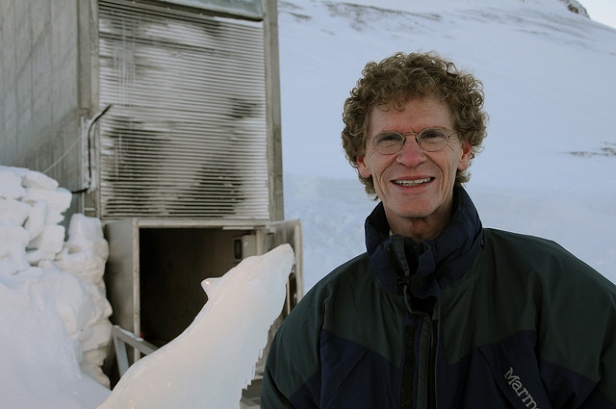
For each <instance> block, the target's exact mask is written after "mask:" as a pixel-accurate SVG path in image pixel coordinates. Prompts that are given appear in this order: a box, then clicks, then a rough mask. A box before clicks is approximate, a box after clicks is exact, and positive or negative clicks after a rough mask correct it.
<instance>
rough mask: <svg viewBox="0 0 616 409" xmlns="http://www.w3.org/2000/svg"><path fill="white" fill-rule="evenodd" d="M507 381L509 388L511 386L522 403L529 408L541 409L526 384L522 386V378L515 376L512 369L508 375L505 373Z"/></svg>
mask: <svg viewBox="0 0 616 409" xmlns="http://www.w3.org/2000/svg"><path fill="white" fill-rule="evenodd" d="M505 380H506V381H507V383H508V384H509V386H511V389H513V391H514V392H515V393H516V395H518V396H519V397H520V399H521V400H522V403H524V404H525V405H526V407H527V408H530V409H540V408H539V406H537V402H535V400H534V399H533V397H532V396H531V395H530V393H529V392H528V391H527V390H526V388H525V387H524V384H522V381H520V377H519V376H517V375H514V374H513V368H512V367H510V368H509V370H508V371H507V373H505Z"/></svg>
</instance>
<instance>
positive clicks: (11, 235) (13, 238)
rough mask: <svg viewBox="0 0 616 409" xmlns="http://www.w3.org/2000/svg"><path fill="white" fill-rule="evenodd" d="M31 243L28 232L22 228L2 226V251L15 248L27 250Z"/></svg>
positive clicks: (0, 237) (0, 229) (0, 248)
mask: <svg viewBox="0 0 616 409" xmlns="http://www.w3.org/2000/svg"><path fill="white" fill-rule="evenodd" d="M29 241H30V235H29V234H28V231H27V230H26V229H24V228H23V227H21V226H0V251H1V250H2V249H3V248H9V247H13V246H18V247H23V248H24V249H25V248H26V245H27V244H28V242H29Z"/></svg>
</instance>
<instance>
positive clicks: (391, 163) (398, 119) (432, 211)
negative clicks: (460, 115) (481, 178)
mask: <svg viewBox="0 0 616 409" xmlns="http://www.w3.org/2000/svg"><path fill="white" fill-rule="evenodd" d="M426 128H438V129H442V130H444V131H445V132H446V133H447V134H448V135H449V134H452V133H454V132H455V129H454V126H453V119H452V118H451V114H450V112H449V109H448V108H447V106H446V105H445V104H444V103H443V102H440V101H438V100H436V99H431V98H428V99H418V100H417V99H416V100H410V101H408V102H407V103H406V104H405V105H404V109H403V110H402V111H399V110H397V109H395V108H393V107H389V108H386V109H385V110H384V109H383V108H380V107H374V108H372V111H371V112H370V114H369V128H368V135H367V136H368V137H367V142H366V150H365V154H363V155H358V157H357V165H358V169H359V172H360V174H361V176H362V177H364V178H368V177H370V176H372V179H373V181H374V188H375V190H376V193H377V195H378V197H379V199H381V201H382V202H383V205H384V207H385V213H386V215H387V220H388V222H389V225H390V228H391V230H392V232H393V233H396V234H402V235H405V236H408V237H412V238H414V239H415V240H417V241H419V240H423V239H429V238H434V237H436V236H437V235H438V234H440V232H441V231H442V229H443V228H444V227H445V225H446V224H447V222H448V221H449V218H450V217H451V211H452V205H453V186H454V183H455V178H456V171H457V170H461V171H463V170H466V169H467V168H468V166H469V165H470V158H471V145H470V143H469V142H464V143H462V142H460V140H459V137H458V136H457V134H456V135H453V136H451V137H450V138H448V140H447V144H446V145H445V146H444V147H443V148H442V149H441V150H438V151H435V152H427V151H424V150H423V149H421V148H420V147H419V145H418V144H417V141H416V140H415V135H414V134H410V135H407V136H406V142H405V144H404V146H403V147H402V149H401V150H400V151H399V152H397V153H394V154H390V155H385V154H382V153H379V152H378V151H377V150H376V149H375V147H374V145H373V139H374V137H375V136H376V135H378V134H380V133H382V132H384V131H397V132H399V133H401V134H404V133H406V132H417V133H418V132H421V131H422V130H424V129H426Z"/></svg>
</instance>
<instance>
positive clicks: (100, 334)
mask: <svg viewBox="0 0 616 409" xmlns="http://www.w3.org/2000/svg"><path fill="white" fill-rule="evenodd" d="M112 326H113V325H112V324H111V322H110V321H109V320H108V319H107V318H100V319H99V320H98V321H96V322H95V323H94V324H92V325H91V326H90V329H91V330H92V333H91V336H90V338H88V339H86V340H85V341H83V342H82V343H81V350H82V351H84V352H87V351H92V350H96V349H99V348H101V347H104V346H106V345H107V344H109V341H110V340H111V327H112ZM101 363H102V362H101Z"/></svg>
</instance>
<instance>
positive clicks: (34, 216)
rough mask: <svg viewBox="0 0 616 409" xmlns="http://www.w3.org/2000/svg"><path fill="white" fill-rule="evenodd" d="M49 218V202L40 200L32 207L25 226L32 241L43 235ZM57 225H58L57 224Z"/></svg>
mask: <svg viewBox="0 0 616 409" xmlns="http://www.w3.org/2000/svg"><path fill="white" fill-rule="evenodd" d="M46 217H47V202H45V201H44V200H38V201H37V202H36V203H34V204H33V205H32V206H30V214H29V215H28V219H27V220H26V223H25V224H24V227H25V228H26V230H28V233H29V234H30V240H32V239H33V238H35V237H36V236H38V235H39V234H41V232H42V231H43V227H44V226H45V218H46ZM56 224H57V223H56Z"/></svg>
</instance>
